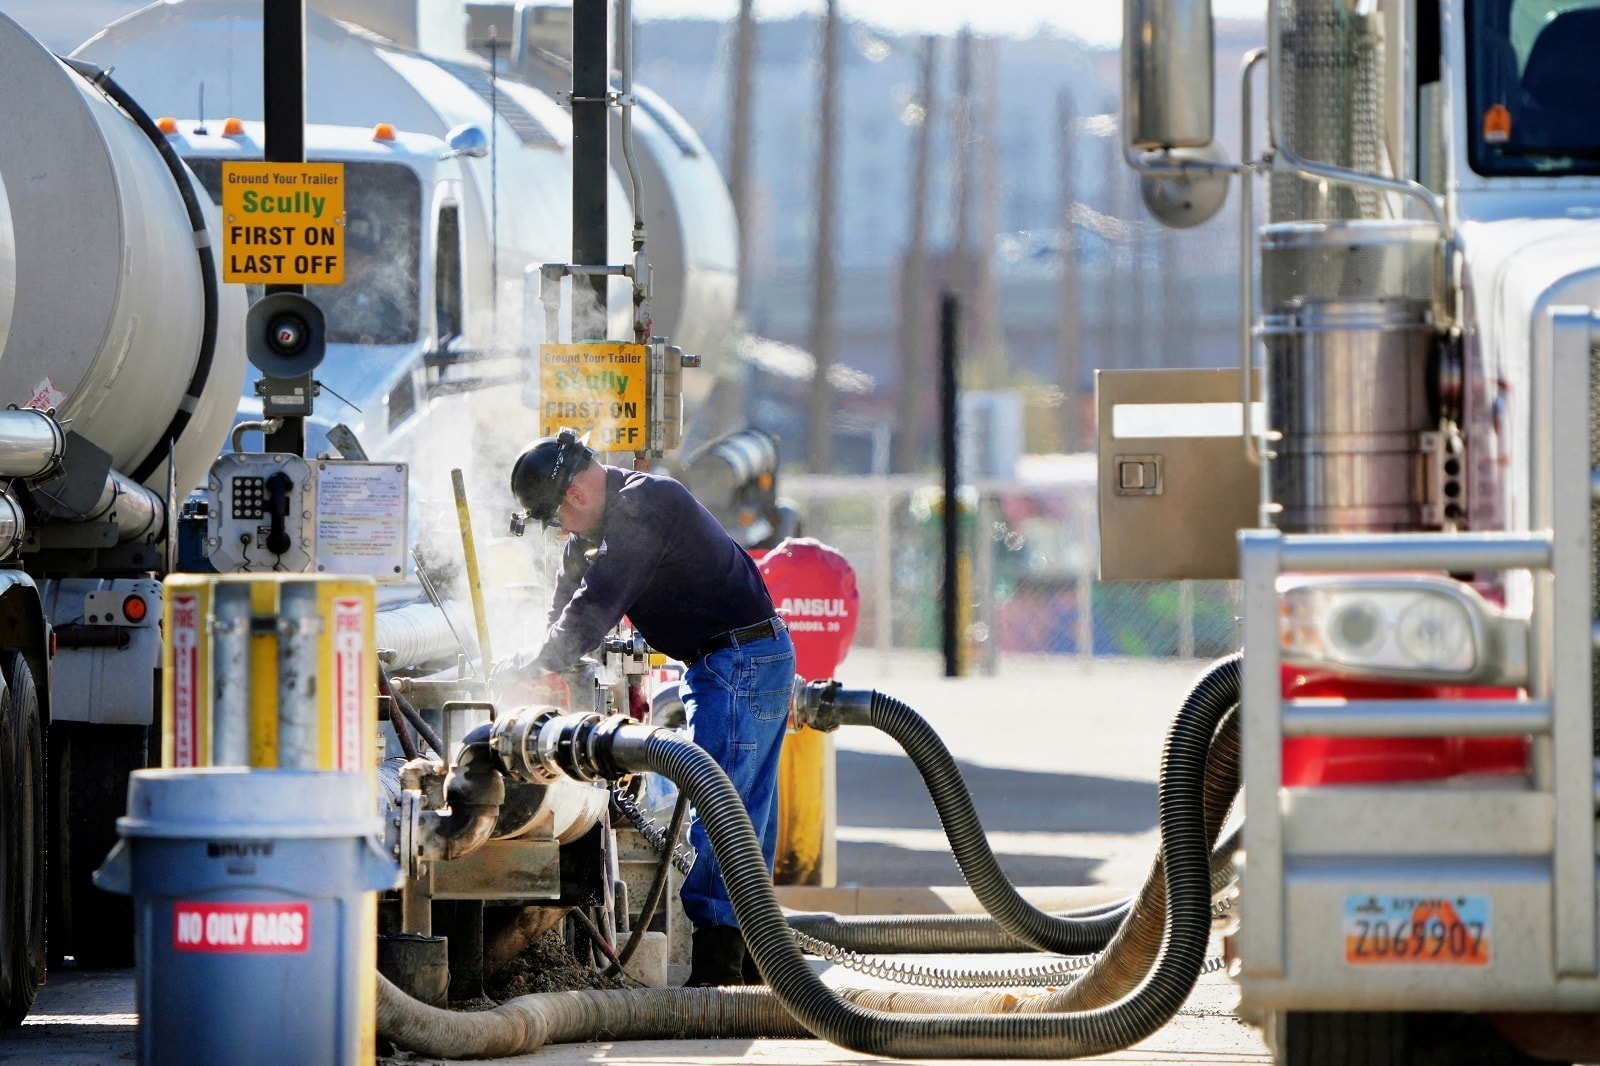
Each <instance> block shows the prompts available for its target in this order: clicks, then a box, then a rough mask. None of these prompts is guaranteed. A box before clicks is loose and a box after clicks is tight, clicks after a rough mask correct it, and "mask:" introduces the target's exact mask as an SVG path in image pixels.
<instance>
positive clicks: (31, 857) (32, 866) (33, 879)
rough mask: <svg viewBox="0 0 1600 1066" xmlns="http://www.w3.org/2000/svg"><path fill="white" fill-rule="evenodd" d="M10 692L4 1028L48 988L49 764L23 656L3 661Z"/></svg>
mask: <svg viewBox="0 0 1600 1066" xmlns="http://www.w3.org/2000/svg"><path fill="white" fill-rule="evenodd" d="M0 669H3V670H4V673H5V679H6V685H7V687H8V688H9V689H10V696H11V717H12V722H11V725H12V732H11V738H12V741H13V748H12V751H13V757H14V759H15V763H14V767H15V781H16V787H15V789H14V790H13V792H12V794H13V795H14V796H15V798H16V818H15V823H14V826H13V829H12V831H13V833H14V834H15V837H16V852H15V856H16V861H15V865H14V869H15V874H16V877H15V881H14V886H15V892H14V894H13V895H12V897H11V900H10V903H11V908H12V914H13V924H12V935H11V937H10V938H9V939H8V940H6V941H5V945H6V947H5V950H6V952H7V954H9V955H10V963H11V975H12V976H11V994H10V996H9V997H8V998H7V999H6V1001H5V1004H4V1009H3V1010H0V1025H4V1026H6V1027H7V1028H9V1027H11V1026H15V1025H21V1024H22V1019H23V1018H25V1017H26V1016H27V1014H28V1011H30V1010H31V1009H33V1001H34V997H35V996H37V995H38V992H39V986H40V985H41V984H42V983H44V971H45V954H44V914H45V867H44V861H45V860H44V850H45V849H44V840H45V800H44V797H45V765H44V723H43V722H42V721H41V720H40V708H39V691H38V689H37V688H36V687H35V685H34V680H33V671H32V669H30V668H29V666H28V662H27V660H26V659H24V658H23V657H22V656H21V655H19V654H17V653H15V652H12V653H10V654H9V655H6V656H3V657H0Z"/></svg>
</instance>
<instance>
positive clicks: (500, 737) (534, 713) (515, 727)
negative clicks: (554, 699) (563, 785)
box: [489, 707, 561, 785]
mask: <svg viewBox="0 0 1600 1066" xmlns="http://www.w3.org/2000/svg"><path fill="white" fill-rule="evenodd" d="M558 715H559V712H558V711H557V710H556V709H555V708H554V707H523V708H520V709H518V710H516V711H513V712H512V713H510V714H507V715H503V716H501V718H500V719H499V720H498V721H496V722H495V723H494V728H493V730H492V732H491V733H490V735H489V746H490V747H491V748H492V749H493V750H494V754H495V758H496V759H497V760H498V761H499V763H500V767H501V769H503V770H504V771H505V772H506V773H508V774H510V775H511V776H512V777H515V778H517V779H519V780H522V781H531V782H533V783H535V784H544V785H547V784H549V783H550V782H552V781H554V780H556V779H557V778H559V777H560V776H561V774H560V772H559V771H556V770H552V769H550V768H548V767H546V766H545V764H544V763H543V761H542V760H541V759H540V757H539V733H540V731H541V730H542V729H543V728H544V726H545V723H546V722H548V721H550V720H551V719H552V718H556V717H558Z"/></svg>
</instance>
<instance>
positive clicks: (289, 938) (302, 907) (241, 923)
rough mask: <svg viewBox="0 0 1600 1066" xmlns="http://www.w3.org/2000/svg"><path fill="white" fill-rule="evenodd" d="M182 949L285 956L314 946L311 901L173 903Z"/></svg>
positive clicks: (175, 932)
mask: <svg viewBox="0 0 1600 1066" xmlns="http://www.w3.org/2000/svg"><path fill="white" fill-rule="evenodd" d="M172 946H173V947H174V948H176V949H177V950H179V951H227V952H234V953H252V954H259V955H266V954H272V955H284V954H293V953H298V952H303V951H308V950H310V948H311V905H310V904H309V903H189V902H179V903H175V904H173V906H172Z"/></svg>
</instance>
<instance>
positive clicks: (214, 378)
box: [0, 15, 245, 495]
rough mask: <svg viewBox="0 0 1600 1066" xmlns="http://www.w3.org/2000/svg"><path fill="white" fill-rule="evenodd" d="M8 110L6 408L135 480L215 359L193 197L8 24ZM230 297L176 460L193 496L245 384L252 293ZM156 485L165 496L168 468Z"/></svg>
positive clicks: (0, 338)
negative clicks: (105, 455)
mask: <svg viewBox="0 0 1600 1066" xmlns="http://www.w3.org/2000/svg"><path fill="white" fill-rule="evenodd" d="M0 100H3V101H5V102H6V106H4V107H0V183H3V185H4V189H5V193H4V196H3V197H0V403H4V404H17V405H19V406H35V407H40V408H46V407H53V408H55V409H56V410H57V412H58V414H59V416H60V418H61V419H62V420H63V421H66V422H67V424H68V428H69V429H70V430H72V431H74V432H76V433H78V434H79V435H81V436H82V437H84V438H86V439H87V440H89V441H91V442H92V443H94V444H95V445H97V446H99V447H100V448H101V449H103V450H105V451H107V452H109V453H110V455H111V462H112V466H113V468H114V469H116V470H121V471H132V470H133V469H134V468H135V467H137V466H138V465H139V464H140V463H141V462H142V461H143V460H145V458H146V457H147V456H149V455H150V454H151V453H152V451H154V450H156V449H158V448H160V446H161V444H162V438H163V435H164V433H165V432H166V430H167V428H168V426H169V424H170V423H171V422H172V419H173V416H174V415H175V414H176V413H177V412H178V411H179V410H180V408H181V407H183V406H186V405H187V404H188V403H189V401H186V400H185V393H186V390H187V389H188V387H189V383H190V380H191V377H192V376H193V373H194V370H195V367H196V364H197V360H198V358H199V355H200V352H201V341H202V330H203V328H204V302H203V295H202V287H201V275H200V266H199V259H198V256H197V255H196V251H195V238H194V235H193V232H192V229H191V226H190V224H189V221H188V216H187V214H186V212H185V209H184V204H183V200H182V197H181V195H180V193H179V191H178V189H177V187H176V186H175V185H174V182H173V178H172V175H171V173H170V172H169V171H168V170H167V168H166V166H165V165H164V164H163V162H162V160H161V158H160V156H159V154H158V151H157V149H156V147H155V146H154V145H153V144H152V143H151V142H150V141H149V140H148V139H147V138H146V137H145V135H144V134H143V133H142V132H140V130H139V129H138V127H137V126H136V125H135V124H134V123H133V122H132V121H130V120H129V118H128V116H126V115H125V114H124V113H123V112H122V111H121V110H120V109H119V108H117V107H116V106H115V105H113V104H112V103H111V102H110V101H109V100H108V99H107V98H106V97H105V96H104V95H103V94H102V93H101V92H100V91H99V90H97V89H96V88H94V87H93V86H91V85H90V84H89V82H88V81H87V80H85V79H84V78H83V77H82V76H80V75H78V74H76V73H74V72H73V71H71V70H69V69H68V68H67V67H66V66H65V65H63V64H62V63H61V61H60V60H58V59H56V57H55V56H53V55H52V54H51V53H50V52H49V51H48V50H47V49H46V48H44V46H42V45H41V44H39V43H38V42H37V41H35V40H34V39H33V38H32V37H30V36H29V35H28V34H27V33H26V32H25V31H23V30H22V28H21V27H19V26H18V25H17V24H16V23H15V22H13V21H12V20H11V19H9V18H7V17H5V16H4V15H0ZM210 221H211V223H212V225H211V231H212V232H213V233H215V232H216V230H215V225H214V223H215V218H214V216H213V217H212V219H211V220H210ZM212 255H213V257H215V255H216V250H215V248H213V251H212ZM220 277H221V271H220V268H219V270H218V278H219V280H220ZM218 290H219V292H218V308H217V321H216V329H217V339H216V347H215V352H214V355H213V359H212V363H211V368H210V372H209V375H208V377H207V380H206V382H205V385H204V388H203V390H202V392H201V394H200V397H199V399H198V401H195V402H193V411H192V415H191V417H190V419H189V421H188V423H187V425H186V426H185V427H184V428H183V430H182V432H181V433H180V434H179V436H178V438H177V441H176V445H175V454H176V457H177V468H178V469H177V483H178V486H179V488H180V489H187V488H189V487H191V486H193V485H196V484H198V483H199V482H200V481H201V480H202V479H203V478H204V476H205V472H206V470H207V468H208V467H209V466H210V463H211V461H212V460H213V459H214V458H215V457H216V454H217V451H218V449H220V448H221V446H222V443H223V441H224V439H225V438H226V436H227V433H228V429H229V426H230V425H231V424H232V419H233V411H234V406H235V403H236V398H237V397H238V395H239V392H240V389H241V387H242V384H243V381H244V368H245V360H244V354H243V340H244V310H245V301H244V293H243V290H242V287H239V286H227V285H221V284H219V285H218ZM8 312H9V328H8V325H7V320H8ZM147 483H148V485H150V486H152V487H159V488H160V489H161V491H162V494H163V495H164V493H165V485H166V463H165V461H162V462H161V463H160V464H159V465H158V466H156V467H155V468H154V470H153V471H152V472H151V474H150V475H149V477H148V479H147Z"/></svg>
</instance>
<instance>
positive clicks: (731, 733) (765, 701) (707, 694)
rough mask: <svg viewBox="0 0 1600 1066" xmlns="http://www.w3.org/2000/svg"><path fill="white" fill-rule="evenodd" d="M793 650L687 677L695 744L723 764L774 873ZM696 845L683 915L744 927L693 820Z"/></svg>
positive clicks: (747, 648) (728, 659) (785, 640)
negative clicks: (780, 770) (781, 754)
mask: <svg viewBox="0 0 1600 1066" xmlns="http://www.w3.org/2000/svg"><path fill="white" fill-rule="evenodd" d="M793 685H794V645H793V644H792V643H790V641H789V634H788V633H787V632H784V633H779V634H777V635H776V636H771V637H765V638H763V639H761V640H756V641H751V642H750V643H748V644H739V645H735V646H733V647H731V648H723V649H721V650H719V651H714V652H712V653H711V654H710V655H706V656H702V657H701V658H700V659H698V660H697V661H696V662H695V663H694V664H693V665H692V666H690V667H689V669H688V671H687V672H685V674H684V675H683V684H682V689H681V691H682V694H683V707H684V711H685V713H686V715H687V717H688V723H689V739H691V740H693V741H694V742H695V743H696V744H698V745H700V746H701V747H702V748H704V749H705V750H706V752H707V753H708V754H709V755H710V756H711V757H712V758H713V759H715V760H716V761H717V765H718V766H720V767H722V769H723V771H724V772H725V773H726V774H727V775H728V778H729V780H731V781H732V782H733V787H734V788H735V789H736V790H737V791H738V793H739V797H740V798H741V799H743V800H744V806H745V810H747V811H748V812H749V813H750V822H751V824H752V825H753V826H755V830H756V839H757V840H759V841H761V854H762V857H763V858H765V859H766V860H767V873H768V874H771V872H772V860H773V856H774V854H775V853H776V850H777V846H778V753H779V751H780V750H781V749H782V747H783V734H784V731H785V730H786V729H787V727H788V724H789V696H790V692H791V690H792V688H793ZM689 843H690V844H692V845H693V846H694V849H695V851H696V852H697V858H696V859H695V861H694V866H692V867H691V868H690V870H689V873H688V876H686V877H685V878H684V879H683V910H684V913H685V914H687V915H688V916H689V921H690V922H692V923H694V925H695V926H696V927H697V928H698V927H702V926H707V925H732V926H737V925H738V924H739V919H738V918H737V917H736V916H735V915H734V913H733V904H732V903H731V902H729V900H728V886H727V885H725V884H723V882H722V870H721V869H720V867H718V865H717V857H716V855H715V853H713V852H712V850H711V839H710V837H708V836H707V835H706V831H705V827H704V826H702V825H701V824H700V814H699V812H698V811H696V812H694V814H693V815H692V816H691V818H690V821H689Z"/></svg>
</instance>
